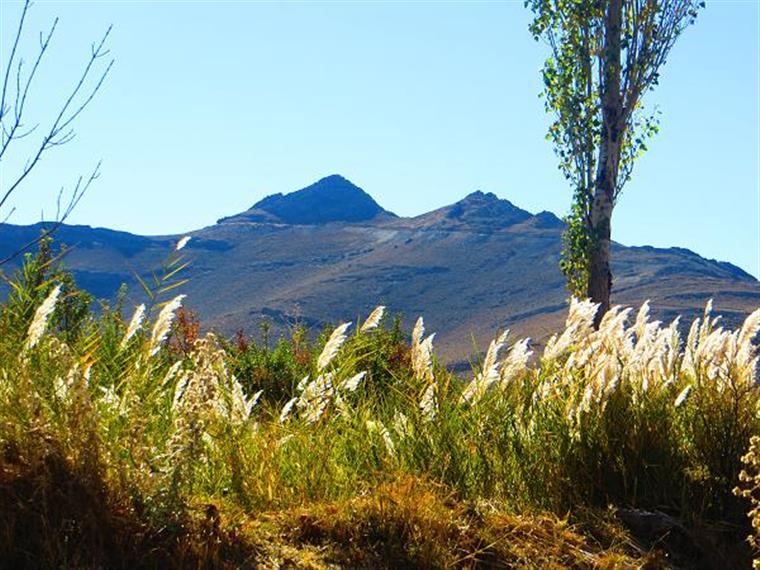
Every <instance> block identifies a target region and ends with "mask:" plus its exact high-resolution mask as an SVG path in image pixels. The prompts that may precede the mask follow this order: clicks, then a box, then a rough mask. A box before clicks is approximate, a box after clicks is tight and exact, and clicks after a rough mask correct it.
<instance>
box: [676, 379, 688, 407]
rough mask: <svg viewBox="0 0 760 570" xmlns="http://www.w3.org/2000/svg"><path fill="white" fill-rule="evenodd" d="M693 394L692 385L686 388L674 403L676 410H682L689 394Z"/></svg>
mask: <svg viewBox="0 0 760 570" xmlns="http://www.w3.org/2000/svg"><path fill="white" fill-rule="evenodd" d="M690 392H691V384H689V385H688V386H686V388H684V389H683V390H681V393H680V394H678V397H677V398H676V401H675V402H674V403H673V406H674V407H676V408H680V407H681V406H682V405H683V403H684V402H685V401H686V398H688V397H689V393H690Z"/></svg>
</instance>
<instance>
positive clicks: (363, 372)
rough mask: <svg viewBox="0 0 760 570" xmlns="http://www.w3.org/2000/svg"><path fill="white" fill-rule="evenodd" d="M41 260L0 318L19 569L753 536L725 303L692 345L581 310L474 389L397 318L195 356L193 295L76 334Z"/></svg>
mask: <svg viewBox="0 0 760 570" xmlns="http://www.w3.org/2000/svg"><path fill="white" fill-rule="evenodd" d="M39 263H40V260H39V259H37V258H30V259H29V260H28V262H27V265H26V266H25V267H24V268H23V269H22V270H21V272H20V273H19V281H17V282H16V283H15V285H14V294H13V296H12V298H10V299H9V301H8V302H7V303H6V304H4V305H3V306H2V310H0V323H2V326H3V327H4V328H3V330H2V332H3V333H4V334H2V335H0V499H7V500H3V501H0V524H2V525H3V532H1V533H0V554H3V555H4V557H5V559H9V560H10V559H12V560H15V561H17V562H18V564H22V565H23V564H27V565H29V564H33V563H34V561H36V563H37V564H38V565H48V566H78V567H81V566H112V565H114V562H113V560H114V558H110V557H109V556H111V554H108V553H114V552H116V553H122V554H123V556H124V558H123V560H127V561H128V560H134V559H135V558H130V556H134V552H136V551H142V552H145V553H152V554H151V556H155V557H158V558H155V560H159V559H161V560H164V561H166V560H170V561H173V562H172V563H173V564H175V565H179V566H182V565H183V564H190V565H199V564H209V565H213V564H220V563H221V562H220V561H225V562H226V563H230V564H233V565H234V564H244V562H245V561H249V562H250V561H259V562H261V561H263V560H273V559H277V560H284V559H285V558H287V557H288V556H295V554H293V549H296V550H297V551H298V553H299V554H298V556H303V557H305V558H302V559H299V562H298V564H300V565H306V562H304V561H305V560H306V559H307V558H308V557H309V556H316V554H315V551H313V550H311V549H310V548H311V546H310V545H315V546H317V547H319V548H321V550H319V549H318V550H319V551H320V552H321V553H322V554H320V555H319V556H322V555H324V556H328V555H327V554H326V552H328V551H330V549H338V551H339V552H338V551H332V552H333V554H330V555H329V556H334V558H332V559H333V560H339V561H342V562H341V563H343V564H346V565H349V566H360V565H361V564H362V562H361V560H364V563H365V564H366V565H367V566H373V565H374V566H377V565H378V564H380V563H382V561H383V560H385V562H384V563H385V564H388V565H389V566H393V565H394V564H395V565H401V566H403V565H405V564H406V565H409V564H413V565H417V566H448V565H457V566H474V565H475V564H476V563H480V564H488V563H490V562H492V561H494V560H507V561H511V562H509V563H511V564H514V565H518V566H528V565H529V562H528V561H529V560H531V557H534V558H533V559H534V560H543V561H544V562H545V564H543V563H538V562H536V563H535V564H536V566H537V567H541V566H542V565H544V566H545V565H556V566H560V567H562V566H575V567H584V566H585V567H591V566H594V565H596V566H597V567H604V566H605V564H607V565H608V567H615V564H617V563H619V564H623V565H625V564H630V563H631V559H630V558H629V557H630V556H634V557H637V558H639V560H642V557H644V556H647V555H646V554H645V553H644V552H643V551H642V550H641V549H640V548H639V549H638V550H636V549H635V548H634V549H633V550H631V548H633V547H630V548H629V547H626V548H622V547H619V544H620V543H619V542H615V540H611V541H609V542H606V544H607V547H602V546H600V544H601V542H600V541H601V539H600V538H598V537H590V536H589V535H588V534H584V533H586V532H589V531H583V532H581V526H580V525H581V524H583V525H585V524H586V523H587V517H586V515H584V514H583V513H585V512H589V511H588V510H589V509H591V512H595V513H604V512H606V511H605V510H606V509H607V507H608V505H615V506H618V507H633V508H641V509H650V510H654V509H657V510H662V509H665V510H666V511H667V512H669V513H672V514H674V515H676V516H678V517H679V518H680V519H681V520H683V521H684V522H685V523H686V524H687V525H693V526H705V525H714V524H716V523H721V524H724V525H725V524H729V525H735V528H739V529H743V528H746V523H745V520H746V519H745V516H744V510H745V508H744V505H743V503H742V502H741V501H740V499H739V498H737V497H734V496H733V495H732V492H731V489H732V487H733V486H734V485H735V482H736V481H737V478H738V476H739V473H740V471H741V467H742V465H741V460H740V456H741V455H742V452H743V449H742V447H743V445H744V442H746V441H748V440H749V439H750V437H753V436H760V419H759V418H758V416H757V413H756V410H757V409H758V405H759V404H760V389H758V387H757V384H756V376H755V375H756V368H757V346H756V344H755V336H756V334H757V332H758V329H760V310H758V311H756V312H755V313H753V314H752V315H750V316H749V317H748V319H747V320H746V322H745V324H744V326H743V327H742V328H741V329H740V330H737V331H733V332H731V331H725V330H723V329H721V328H719V327H717V326H716V320H717V319H716V318H715V317H713V316H712V313H711V308H710V307H708V308H707V309H706V311H705V314H704V316H703V317H702V318H700V319H697V320H696V321H695V322H694V323H693V325H692V326H691V328H690V330H689V333H688V335H687V336H686V338H685V339H682V337H681V333H680V331H679V326H678V322H675V323H673V324H671V325H669V326H662V325H661V324H660V323H658V322H652V321H651V320H650V319H649V314H648V306H647V305H645V306H644V307H642V308H641V309H640V310H639V312H638V313H637V315H636V317H635V319H633V323H632V324H631V325H630V326H629V325H627V324H626V323H627V320H628V319H629V317H630V311H629V310H623V309H621V308H615V309H613V310H612V311H610V312H609V313H608V314H607V316H606V317H605V319H604V320H603V321H602V324H601V326H600V328H599V330H594V327H593V326H592V321H593V316H594V313H595V306H594V305H593V304H592V303H589V302H581V301H574V302H573V303H572V305H571V307H570V313H569V316H568V320H567V323H566V328H565V330H564V331H561V332H560V333H559V334H558V335H556V336H555V337H553V338H552V339H551V340H550V341H549V342H548V343H547V345H546V347H545V348H544V350H543V351H542V352H541V354H540V355H537V356H535V357H533V356H532V355H531V349H530V346H529V343H528V342H527V341H515V342H510V340H509V337H508V336H507V335H506V334H501V335H499V337H498V338H497V339H495V340H494V342H493V343H492V344H491V346H490V347H489V349H488V352H487V354H486V357H485V358H484V359H483V363H482V366H480V367H478V368H477V369H476V370H474V378H473V379H472V381H468V380H467V379H464V378H460V377H457V376H455V375H453V374H451V373H450V372H448V371H447V370H446V369H445V368H444V367H442V366H441V365H440V364H439V363H438V362H437V360H436V358H435V354H434V350H433V340H434V335H426V334H425V330H424V322H423V321H422V319H419V320H418V321H417V323H416V325H415V327H414V329H413V331H412V333H411V335H409V336H407V335H406V334H404V333H403V332H402V329H401V326H400V324H399V321H398V320H396V321H395V322H394V323H393V324H392V325H391V326H387V319H385V318H384V317H383V315H382V313H383V312H384V311H382V310H378V311H376V312H375V313H373V316H372V317H371V318H368V319H367V320H365V321H364V322H361V323H360V324H357V325H356V326H350V325H349V324H343V325H341V326H339V327H337V328H336V329H334V330H333V331H331V332H329V334H328V333H327V332H326V333H325V334H323V335H322V336H321V337H320V338H319V339H318V340H317V341H316V342H313V343H312V342H309V341H308V340H307V339H306V337H305V336H304V335H303V333H302V332H300V331H296V332H295V333H294V334H293V336H292V338H291V339H290V340H280V341H278V342H277V343H275V344H274V345H273V346H272V347H270V345H269V340H268V339H266V338H265V339H262V340H261V341H258V342H257V341H254V340H253V339H250V338H245V337H239V338H238V339H237V341H236V342H228V341H224V340H222V339H220V338H218V337H217V336H215V335H213V334H206V335H205V336H198V337H197V338H194V339H193V340H192V342H189V339H188V337H187V330H186V329H187V327H186V326H185V325H182V324H181V320H180V321H178V320H175V319H174V314H175V313H176V311H178V310H179V307H180V303H181V301H182V299H181V296H177V297H175V298H174V299H171V300H169V302H167V303H165V304H163V305H162V306H160V307H158V306H157V307H156V311H153V312H152V313H150V314H148V316H147V318H143V314H144V313H143V312H141V310H140V308H139V307H138V308H137V310H136V311H135V313H134V315H133V316H132V318H130V319H129V320H126V319H123V318H122V317H121V314H120V313H121V311H120V307H119V306H118V304H117V306H116V307H114V308H110V307H108V306H104V307H102V309H101V311H100V313H98V314H89V315H88V316H87V317H86V318H83V319H80V320H79V321H77V323H78V324H77V325H76V326H77V328H78V330H79V332H78V333H77V334H68V331H67V330H65V326H68V325H67V323H69V322H72V321H65V320H62V318H61V317H60V316H59V315H60V313H58V312H57V309H56V308H55V307H54V306H53V304H52V303H51V302H50V300H51V299H52V300H53V301H56V300H58V299H61V302H63V301H62V299H64V298H65V296H64V297H60V296H59V297H56V296H55V295H54V294H53V293H54V292H55V291H56V285H57V284H58V283H59V279H60V277H61V276H60V274H54V273H45V272H44V271H43V272H42V273H40V271H41V270H40V268H39ZM47 267H50V265H49V264H48V265H47ZM42 284H44V287H42V288H40V286H41V285H42ZM31 297H34V298H35V299H36V300H35V303H36V304H37V306H34V305H31V306H30V307H29V308H28V309H25V310H24V311H20V310H19V307H20V306H21V305H20V304H19V303H21V301H19V299H21V300H26V299H30V298H31ZM24 302H26V301H24ZM40 307H46V310H44V311H41V310H40ZM48 309H49V310H48ZM159 309H160V310H159ZM178 322H179V323H180V324H179V325H178V324H177V323H178ZM183 327H184V329H183ZM30 330H34V331H41V333H40V334H39V338H38V339H37V341H36V342H35V343H34V344H33V345H31V343H28V342H25V339H24V338H23V337H25V336H26V335H28V334H29V333H28V331H30ZM183 330H184V331H185V332H182V331H183ZM14 331H16V332H14ZM17 331H21V332H20V333H18V332H17ZM5 333H10V334H5ZM35 334H37V333H35ZM178 334H179V335H183V339H182V342H181V343H179V344H178V343H177V339H176V335H178ZM14 335H15V336H14ZM19 337H21V341H22V342H21V343H19ZM185 344H187V350H184V349H183V350H176V349H174V348H172V347H175V346H184V345H185ZM20 346H22V347H23V348H22V349H21V350H20V349H19V347H20ZM48 496H50V497H54V498H55V499H53V498H51V499H50V500H51V501H55V502H54V503H47V502H45V501H47V499H45V497H48ZM30 497H32V498H30ZM33 497H38V498H37V499H34V498H33ZM22 498H23V500H22ZM35 500H37V501H42V503H40V504H35ZM2 505H24V506H23V508H20V507H19V508H16V507H13V508H11V509H10V510H9V509H8V508H5V507H3V506H2ZM56 513H58V514H56ZM568 513H570V517H571V518H570V519H569V520H567V519H566V518H565V517H567V515H568ZM601 516H603V515H599V514H597V515H594V517H596V518H595V519H594V520H599V517H601ZM57 517H61V518H57ZM610 517H611V518H612V519H613V520H614V514H613V515H610ZM67 520H68V521H69V522H68V523H66V522H65V521H67ZM40 521H44V522H40ZM71 521H73V522H71ZM605 524H606V523H605ZM612 524H618V525H619V524H620V523H619V522H617V523H612ZM594 525H595V526H593V529H594V530H592V531H590V532H594V533H597V534H598V533H600V532H601V530H600V528H601V527H602V526H604V525H601V523H599V522H597V523H594ZM743 525H744V526H743ZM605 528H606V526H605ZM24 529H27V530H24ZM620 532H621V533H622V534H625V531H622V530H621V531H620ZM740 533H745V534H746V531H745V530H741V531H740ZM602 534H603V533H602ZM595 536H596V535H595ZM114 537H119V538H114ZM277 537H279V538H277ZM273 540H274V541H275V543H276V544H279V546H278V547H277V548H278V550H277V551H276V552H275V551H274V550H272V549H273V546H272V544H275V543H272V542H271V541H273ZM626 540H627V542H626V544H632V543H631V542H630V541H629V540H628V539H626ZM277 541H280V542H277ZM283 541H284V542H283ZM602 542H604V541H602ZM267 544H269V546H266V545H267ZM616 544H617V545H618V546H615V545H616ZM22 545H23V546H22ZM75 545H76V546H75ZM98 545H99V546H98ZM549 545H551V546H549ZM88 548H90V549H92V552H93V553H98V554H97V556H101V558H92V556H95V554H92V555H91V556H90V558H86V556H85V555H84V554H82V553H83V552H84V551H85V550H86V549H88ZM130 552H131V553H132V554H129V553H130ZM288 552H290V553H291V554H287V553H288ZM736 552H739V551H736ZM539 553H545V555H546V558H543V559H539V558H535V556H538V554H539ZM122 554H119V556H121V555H122ZM82 556H85V558H82ZM161 556H164V558H161ZM652 556H656V554H652ZM11 557H13V558H11ZM283 557H284V558H283ZM362 557H364V558H362ZM291 559H292V558H291ZM199 561H200V562H199ZM378 561H380V562H378ZM615 561H617V562H615ZM626 561H627V562H626ZM125 563H126V562H125ZM161 563H163V562H156V564H161ZM118 564H122V562H118ZM118 564H117V565H118Z"/></svg>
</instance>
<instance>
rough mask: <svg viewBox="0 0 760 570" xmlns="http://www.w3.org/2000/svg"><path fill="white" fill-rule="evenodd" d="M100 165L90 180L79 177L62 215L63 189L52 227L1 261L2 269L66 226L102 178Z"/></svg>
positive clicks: (59, 196) (96, 167)
mask: <svg viewBox="0 0 760 570" xmlns="http://www.w3.org/2000/svg"><path fill="white" fill-rule="evenodd" d="M100 165H101V162H98V164H97V165H96V166H95V168H94V169H93V171H92V173H91V174H90V176H89V178H87V180H86V181H85V180H84V178H83V177H82V176H80V177H79V179H78V180H77V182H76V185H75V186H74V190H73V191H72V192H71V196H70V198H69V201H68V203H67V204H66V206H65V207H64V208H63V212H62V213H61V197H62V194H63V189H61V191H60V192H59V193H58V200H57V212H56V218H55V220H54V221H53V222H52V224H51V225H50V227H48V228H45V229H44V230H43V231H42V232H41V233H40V235H39V236H37V237H36V238H34V239H33V240H31V241H29V242H28V243H26V244H24V245H23V246H22V247H20V248H19V249H17V250H16V251H15V252H13V253H12V254H11V255H9V256H8V257H6V258H5V259H2V260H0V267H2V266H3V265H5V264H6V263H9V262H11V261H13V260H14V259H16V258H17V257H18V256H19V255H21V254H22V253H24V252H25V251H28V250H29V249H30V248H32V247H34V246H35V245H37V244H38V243H40V242H41V241H42V240H44V239H45V238H47V237H49V236H51V235H53V234H54V233H55V232H56V231H57V230H58V229H59V228H60V227H61V226H62V225H63V224H64V222H65V221H66V219H67V218H68V217H69V215H71V213H72V212H73V211H74V209H75V208H76V207H77V204H79V201H80V200H81V199H82V197H83V196H84V195H85V194H86V193H87V190H89V188H90V186H91V185H92V183H93V182H94V181H95V180H97V179H98V178H99V177H100ZM11 212H13V210H11Z"/></svg>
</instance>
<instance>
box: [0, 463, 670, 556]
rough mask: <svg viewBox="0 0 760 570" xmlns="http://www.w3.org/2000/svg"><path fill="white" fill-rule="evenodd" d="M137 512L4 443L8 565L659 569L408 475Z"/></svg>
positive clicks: (2, 543) (548, 521)
mask: <svg viewBox="0 0 760 570" xmlns="http://www.w3.org/2000/svg"><path fill="white" fill-rule="evenodd" d="M144 515H145V513H143V512H141V509H140V508H139V507H137V506H135V505H129V504H128V502H127V501H124V500H123V499H118V498H115V497H113V496H110V495H109V492H108V490H107V488H106V484H105V483H104V482H103V481H102V480H99V479H97V478H93V477H92V473H91V472H90V473H85V472H83V471H78V470H77V469H76V468H74V467H73V466H72V465H71V463H70V462H69V461H67V460H66V459H65V458H63V457H61V456H60V455H58V454H56V453H52V452H51V453H49V454H47V455H46V456H44V457H40V458H37V459H34V460H28V459H25V458H22V457H19V456H18V455H14V453H13V451H12V450H5V453H4V456H3V458H2V461H0V559H1V560H3V566H4V567H8V568H45V567H66V568H240V567H259V568H315V569H317V568H344V567H346V568H645V567H646V568H657V567H664V565H662V564H660V563H659V562H657V560H658V559H657V556H656V555H651V554H647V553H645V552H643V551H642V550H640V549H638V548H637V547H636V546H635V542H634V541H632V540H631V539H630V538H628V537H626V536H625V533H624V531H623V530H622V528H621V527H619V526H615V527H614V533H617V535H616V536H617V538H616V539H615V540H613V541H609V544H607V545H606V547H605V546H602V542H600V541H596V540H592V539H590V538H588V537H587V536H584V535H582V534H581V533H580V532H578V530H577V529H576V528H574V527H573V526H571V525H569V524H568V523H567V522H566V521H564V520H561V519H558V518H554V517H550V516H546V515H543V516H539V515H536V516H527V515H525V516H518V515H510V514H505V513H503V512H499V509H498V507H497V506H496V505H492V504H487V503H482V504H472V503H469V502H460V501H457V500H456V498H455V497H454V495H453V494H451V493H450V492H447V491H446V489H445V488H444V487H442V486H439V485H435V484H433V483H430V482H427V481H424V480H422V479H419V478H415V477H411V476H409V475H405V474H399V475H398V477H397V478H393V477H391V478H389V481H388V482H386V483H384V484H381V485H379V486H378V487H377V488H376V489H374V490H373V491H372V492H368V493H366V494H363V495H361V496H359V497H356V498H353V499H347V500H343V501H330V502H316V503H311V504H306V505H304V506H302V507H300V508H295V509H288V510H285V511H280V512H269V513H262V514H257V515H255V516H248V515H246V514H245V513H244V512H242V511H241V510H239V509H235V508H231V507H230V505H225V504H214V503H200V504H197V505H194V506H193V507H192V508H191V509H189V510H188V511H187V512H185V513H184V514H183V515H182V516H179V517H178V518H177V520H176V521H175V524H174V525H173V526H171V527H169V526H162V527H160V528H157V527H154V526H151V525H150V524H149V523H148V522H146V521H147V520H148V518H147V517H145V516H144ZM611 524H612V525H613V526H614V523H611ZM620 537H623V538H622V539H621V538H620ZM603 542H604V541H603Z"/></svg>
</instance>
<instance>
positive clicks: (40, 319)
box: [26, 285, 61, 348]
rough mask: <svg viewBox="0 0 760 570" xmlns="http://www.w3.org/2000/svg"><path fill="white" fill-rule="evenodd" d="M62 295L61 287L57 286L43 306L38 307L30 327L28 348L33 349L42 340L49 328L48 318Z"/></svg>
mask: <svg viewBox="0 0 760 570" xmlns="http://www.w3.org/2000/svg"><path fill="white" fill-rule="evenodd" d="M60 294H61V286H60V285H56V286H55V287H54V288H53V290H52V291H50V293H48V296H47V297H46V298H45V300H44V301H43V302H42V304H41V305H40V306H39V307H37V311H36V312H35V313H34V318H33V319H32V323H31V324H30V325H29V331H28V332H27V340H26V347H27V348H33V347H34V345H36V344H37V343H38V342H39V340H40V338H42V335H43V333H44V332H45V328H46V327H47V322H48V318H49V317H50V314H51V313H52V312H53V310H54V309H55V303H56V301H58V296H59V295H60Z"/></svg>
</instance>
